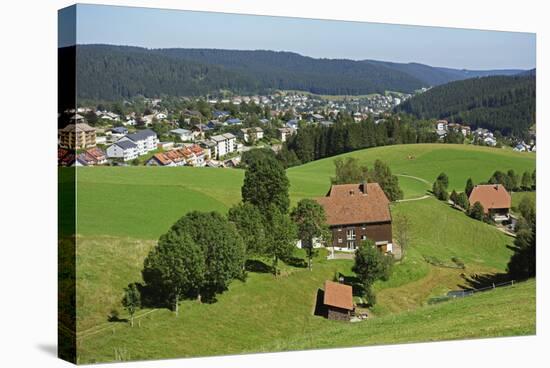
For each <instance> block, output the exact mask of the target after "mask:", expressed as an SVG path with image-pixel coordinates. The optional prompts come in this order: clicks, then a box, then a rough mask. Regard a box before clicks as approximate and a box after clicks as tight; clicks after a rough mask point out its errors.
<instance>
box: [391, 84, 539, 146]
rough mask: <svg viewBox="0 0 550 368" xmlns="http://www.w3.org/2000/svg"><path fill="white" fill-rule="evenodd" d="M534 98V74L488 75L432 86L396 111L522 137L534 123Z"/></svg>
mask: <svg viewBox="0 0 550 368" xmlns="http://www.w3.org/2000/svg"><path fill="white" fill-rule="evenodd" d="M535 97H536V83H535V76H534V75H521V76H491V77H485V78H472V79H466V80H462V81H456V82H451V83H448V84H444V85H441V86H437V87H434V88H432V89H430V90H429V91H427V92H425V93H422V94H420V95H417V96H414V97H412V98H410V99H409V100H407V101H405V102H404V103H402V104H401V105H399V106H398V107H397V108H396V110H397V111H402V112H406V113H409V114H413V115H415V116H416V117H418V118H424V119H428V118H436V119H448V120H449V121H451V122H457V123H462V122H464V123H467V124H469V125H470V126H472V127H473V128H477V127H482V128H487V129H490V130H493V131H495V130H499V131H500V132H501V133H502V134H503V135H514V136H516V137H522V138H524V137H526V136H527V133H528V130H529V127H530V126H531V125H533V124H534V123H535V115H536V114H535V100H536V98H535Z"/></svg>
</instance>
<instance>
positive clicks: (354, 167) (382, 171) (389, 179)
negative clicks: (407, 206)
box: [331, 157, 403, 201]
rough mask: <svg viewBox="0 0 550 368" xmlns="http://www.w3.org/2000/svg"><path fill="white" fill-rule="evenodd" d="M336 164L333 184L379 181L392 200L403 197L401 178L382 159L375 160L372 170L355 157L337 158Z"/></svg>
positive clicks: (332, 179)
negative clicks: (400, 185)
mask: <svg viewBox="0 0 550 368" xmlns="http://www.w3.org/2000/svg"><path fill="white" fill-rule="evenodd" d="M334 166H335V176H334V177H332V178H331V183H332V184H356V183H361V182H369V183H378V184H379V185H380V187H381V188H382V190H383V191H384V193H385V194H386V196H387V197H388V199H389V200H390V201H396V200H399V199H403V191H402V190H401V188H400V187H399V179H398V178H397V176H395V175H393V174H392V172H391V169H390V167H389V166H388V165H387V164H386V163H385V162H383V161H381V160H376V161H374V167H373V169H372V170H370V169H369V168H368V167H367V166H366V165H361V164H360V162H359V160H358V159H357V158H355V157H346V158H345V159H341V158H336V159H335V160H334Z"/></svg>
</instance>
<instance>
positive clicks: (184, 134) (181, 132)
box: [170, 129, 195, 142]
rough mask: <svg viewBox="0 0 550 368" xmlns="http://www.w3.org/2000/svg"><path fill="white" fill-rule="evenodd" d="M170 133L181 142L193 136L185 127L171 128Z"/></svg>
mask: <svg viewBox="0 0 550 368" xmlns="http://www.w3.org/2000/svg"><path fill="white" fill-rule="evenodd" d="M170 133H171V134H172V135H174V136H176V137H179V139H181V140H182V142H189V141H192V140H193V139H194V138H195V136H194V134H193V132H192V131H190V130H187V129H172V130H171V131H170Z"/></svg>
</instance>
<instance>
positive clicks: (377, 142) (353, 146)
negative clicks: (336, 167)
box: [278, 113, 438, 167]
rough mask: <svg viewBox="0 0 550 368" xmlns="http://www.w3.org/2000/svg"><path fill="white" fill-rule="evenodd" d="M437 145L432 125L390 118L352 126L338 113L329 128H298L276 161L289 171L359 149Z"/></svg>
mask: <svg viewBox="0 0 550 368" xmlns="http://www.w3.org/2000/svg"><path fill="white" fill-rule="evenodd" d="M437 141H438V137H437V135H436V134H435V132H434V128H433V121H425V120H417V119H413V118H412V117H410V116H404V115H392V116H387V117H386V118H384V119H380V120H377V121H375V120H374V119H373V118H370V117H369V118H368V119H365V120H362V121H360V122H355V121H354V120H353V118H352V117H351V116H350V115H349V114H347V113H339V114H338V117H337V119H336V123H335V124H334V125H332V126H329V127H325V126H321V125H314V124H302V125H301V126H300V128H299V129H298V131H297V132H296V134H294V135H292V136H291V137H289V139H288V140H287V142H285V143H284V144H283V147H282V149H281V151H280V152H279V154H278V158H279V160H280V161H281V162H282V163H283V165H284V166H285V167H290V166H295V165H299V164H304V163H307V162H310V161H314V160H318V159H321V158H325V157H331V156H335V155H339V154H341V153H345V152H350V151H354V150H358V149H363V148H370V147H377V146H385V145H391V144H407V143H434V142H437Z"/></svg>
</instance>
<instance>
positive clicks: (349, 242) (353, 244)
mask: <svg viewBox="0 0 550 368" xmlns="http://www.w3.org/2000/svg"><path fill="white" fill-rule="evenodd" d="M348 249H355V242H354V241H353V240H348Z"/></svg>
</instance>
